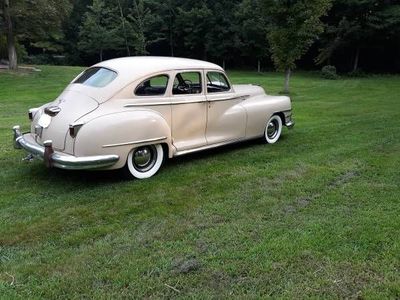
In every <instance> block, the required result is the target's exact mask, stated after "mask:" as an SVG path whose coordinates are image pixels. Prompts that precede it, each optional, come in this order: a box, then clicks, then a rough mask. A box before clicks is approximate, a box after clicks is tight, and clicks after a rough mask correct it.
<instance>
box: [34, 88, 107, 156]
mask: <svg viewBox="0 0 400 300" xmlns="http://www.w3.org/2000/svg"><path fill="white" fill-rule="evenodd" d="M98 106H99V103H98V102H97V101H96V100H94V99H93V98H91V97H89V96H88V95H86V94H84V93H79V92H77V91H71V90H65V91H64V92H63V93H62V94H61V95H60V96H59V97H58V98H57V99H56V100H55V101H53V102H50V103H48V104H46V105H44V106H42V107H41V108H40V111H38V113H37V114H36V115H35V118H34V120H33V121H32V128H31V132H32V133H35V126H36V125H39V126H40V127H41V128H43V129H41V131H42V132H41V135H38V136H36V139H37V142H38V143H40V144H43V142H44V141H46V140H52V141H53V147H54V149H56V150H59V151H62V150H64V148H65V139H66V135H67V134H68V133H69V125H70V124H72V123H74V122H75V121H77V120H78V119H80V118H81V117H83V116H84V115H86V114H88V113H90V112H92V111H94V110H95V109H96V108H97V107H98Z"/></svg>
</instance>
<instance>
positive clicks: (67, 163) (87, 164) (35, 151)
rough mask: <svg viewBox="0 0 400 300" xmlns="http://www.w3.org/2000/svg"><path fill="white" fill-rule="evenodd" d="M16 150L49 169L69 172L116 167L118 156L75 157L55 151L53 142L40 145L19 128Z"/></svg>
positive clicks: (14, 130)
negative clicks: (27, 153) (30, 156)
mask: <svg viewBox="0 0 400 300" xmlns="http://www.w3.org/2000/svg"><path fill="white" fill-rule="evenodd" d="M13 132H14V139H13V140H14V148H16V149H25V150H26V151H27V152H29V153H31V154H32V155H33V156H35V157H37V158H39V159H41V160H43V161H44V162H45V164H46V166H48V167H56V168H60V169H68V170H88V169H99V168H105V167H109V166H112V165H114V164H115V163H116V162H117V161H118V159H119V156H118V155H96V156H83V157H76V156H73V155H69V154H65V153H62V152H57V151H54V150H53V147H52V141H45V142H44V146H42V145H39V144H38V143H37V142H36V141H35V140H34V139H32V137H31V136H30V134H29V133H28V134H22V133H21V130H20V127H19V126H14V127H13Z"/></svg>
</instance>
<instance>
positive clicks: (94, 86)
mask: <svg viewBox="0 0 400 300" xmlns="http://www.w3.org/2000/svg"><path fill="white" fill-rule="evenodd" d="M93 69H99V70H101V69H104V70H107V71H110V72H112V73H114V74H115V77H114V78H113V79H112V80H111V81H109V82H107V83H106V84H105V85H102V86H96V85H90V84H85V83H84V82H77V81H79V79H81V78H82V77H83V76H84V75H85V73H86V72H88V71H90V70H93ZM92 76H93V75H92ZM118 76H119V73H118V72H117V71H116V70H113V69H111V68H107V67H101V66H97V67H90V68H88V69H86V70H85V71H83V72H82V74H80V75H79V76H78V77H77V78H76V79H75V80H74V81H73V82H72V83H73V84H81V85H84V86H88V87H92V88H104V87H106V86H108V85H109V84H110V83H112V82H113V81H114V80H115V79H117V77H118ZM89 78H90V77H89ZM89 78H87V79H86V80H85V81H87V80H88V79H89Z"/></svg>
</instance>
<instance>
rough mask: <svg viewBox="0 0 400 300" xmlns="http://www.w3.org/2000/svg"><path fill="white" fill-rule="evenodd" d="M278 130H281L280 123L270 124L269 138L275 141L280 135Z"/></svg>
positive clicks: (268, 129) (273, 121)
mask: <svg viewBox="0 0 400 300" xmlns="http://www.w3.org/2000/svg"><path fill="white" fill-rule="evenodd" d="M278 129H279V124H278V121H276V120H272V121H271V122H269V124H268V128H267V135H268V138H270V139H274V138H275V137H276V135H277V134H278Z"/></svg>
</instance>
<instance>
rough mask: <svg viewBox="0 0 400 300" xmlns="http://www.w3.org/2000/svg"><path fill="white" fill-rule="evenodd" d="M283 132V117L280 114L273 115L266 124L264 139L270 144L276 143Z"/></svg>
mask: <svg viewBox="0 0 400 300" xmlns="http://www.w3.org/2000/svg"><path fill="white" fill-rule="evenodd" d="M281 133H282V119H281V118H280V117H279V116H278V115H274V116H272V117H271V118H270V119H269V120H268V122H267V125H266V126H265V132H264V139H265V141H266V142H267V143H268V144H275V143H276V142H277V141H278V140H279V138H280V136H281Z"/></svg>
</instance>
